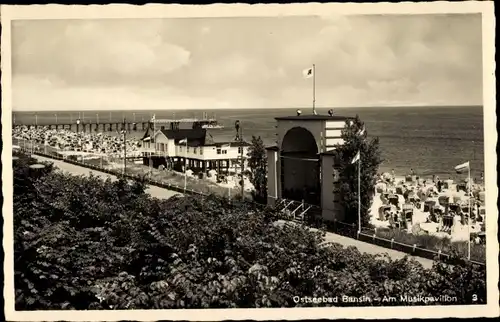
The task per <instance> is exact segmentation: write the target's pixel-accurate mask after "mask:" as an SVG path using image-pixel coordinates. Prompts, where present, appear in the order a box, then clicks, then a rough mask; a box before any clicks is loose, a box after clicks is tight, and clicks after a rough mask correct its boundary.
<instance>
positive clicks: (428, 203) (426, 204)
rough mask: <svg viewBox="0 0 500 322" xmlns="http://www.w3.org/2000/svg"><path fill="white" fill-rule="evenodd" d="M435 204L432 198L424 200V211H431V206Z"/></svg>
mask: <svg viewBox="0 0 500 322" xmlns="http://www.w3.org/2000/svg"><path fill="white" fill-rule="evenodd" d="M435 204H436V201H434V200H426V201H425V202H424V212H431V210H432V207H434V205H435Z"/></svg>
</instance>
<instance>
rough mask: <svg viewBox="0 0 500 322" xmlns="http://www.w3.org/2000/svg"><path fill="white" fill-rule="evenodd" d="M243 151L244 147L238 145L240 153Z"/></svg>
mask: <svg viewBox="0 0 500 322" xmlns="http://www.w3.org/2000/svg"><path fill="white" fill-rule="evenodd" d="M242 151H243V147H241V146H239V147H238V153H240V154H241V152H242Z"/></svg>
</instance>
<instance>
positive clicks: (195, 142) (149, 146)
mask: <svg viewBox="0 0 500 322" xmlns="http://www.w3.org/2000/svg"><path fill="white" fill-rule="evenodd" d="M218 136H219V137H220V130H219V129H210V128H168V129H167V128H165V127H164V126H162V127H161V128H160V129H159V130H157V131H154V130H150V129H148V130H147V131H146V132H145V134H144V136H143V138H142V142H143V143H142V150H141V151H142V156H143V160H144V161H143V162H144V164H145V165H148V166H149V165H150V163H152V166H153V167H155V168H157V167H159V166H161V165H163V166H165V167H166V168H170V169H175V170H178V171H183V170H184V164H186V165H187V169H190V170H192V171H193V172H195V173H198V172H203V173H206V172H208V171H209V170H216V171H217V173H226V174H229V173H231V172H237V169H240V167H241V156H242V154H243V160H244V162H245V165H246V163H247V162H246V157H247V154H248V148H249V146H250V144H249V143H247V142H244V141H241V140H232V141H228V140H221V139H219V140H217V137H218Z"/></svg>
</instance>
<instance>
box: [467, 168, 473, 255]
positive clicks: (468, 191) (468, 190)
mask: <svg viewBox="0 0 500 322" xmlns="http://www.w3.org/2000/svg"><path fill="white" fill-rule="evenodd" d="M467 169H468V170H469V171H468V174H469V187H468V189H467V195H468V197H469V221H468V222H467V236H468V240H467V247H468V250H467V259H468V260H470V225H471V222H472V218H471V206H470V190H472V182H471V181H470V163H469V166H468V167H467Z"/></svg>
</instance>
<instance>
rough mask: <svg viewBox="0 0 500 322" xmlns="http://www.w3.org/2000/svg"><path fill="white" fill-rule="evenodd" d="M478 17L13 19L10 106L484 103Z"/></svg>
mask: <svg viewBox="0 0 500 322" xmlns="http://www.w3.org/2000/svg"><path fill="white" fill-rule="evenodd" d="M481 38H482V32H481V16H480V15H479V14H455V15H452V14H450V15H407V16H403V15H358V16H328V17H321V16H294V17H244V18H168V19H97V20H17V21H13V23H12V38H11V39H12V45H11V48H12V90H13V93H12V94H13V109H14V110H17V111H43V110H69V109H79V110H86V109H88V110H100V109H116V110H127V109H222V108H232V109H235V108H290V107H296V106H302V107H303V106H311V105H312V92H313V80H312V79H304V77H303V70H304V69H306V68H309V67H310V66H312V64H315V66H316V77H315V84H316V106H318V107H350V106H363V107H364V106H415V105H431V106H434V105H448V106H450V105H451V106H454V105H482V79H483V77H482V42H481Z"/></svg>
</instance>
